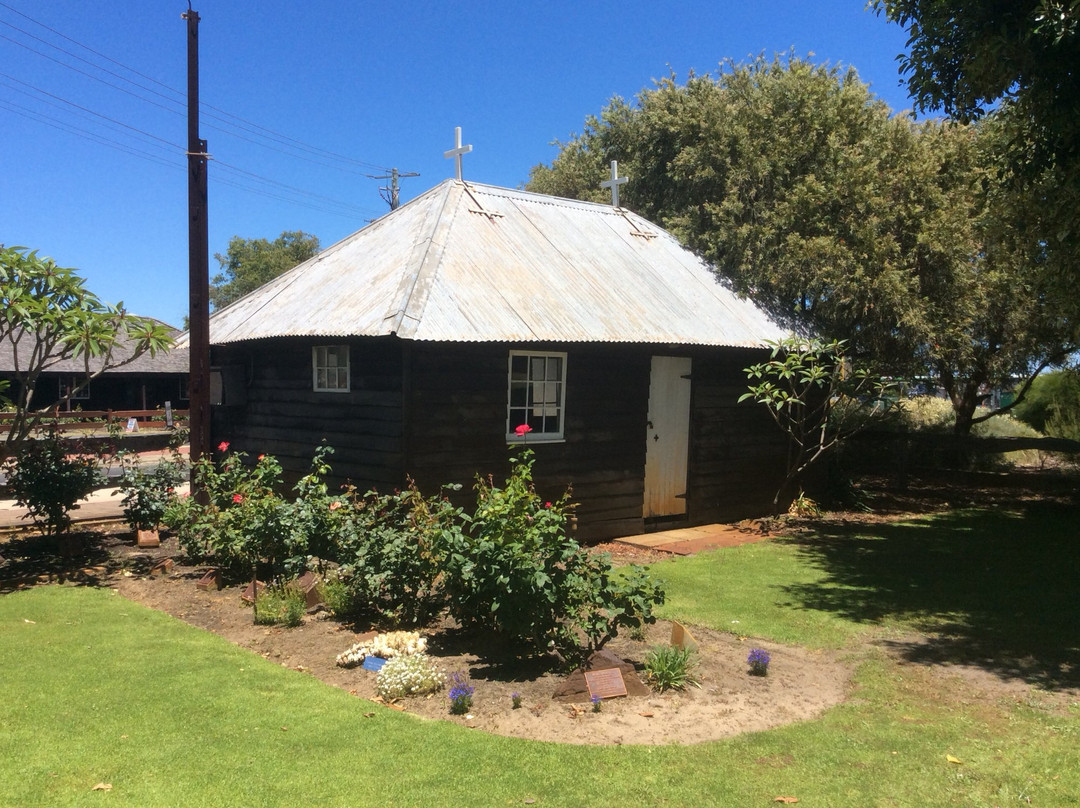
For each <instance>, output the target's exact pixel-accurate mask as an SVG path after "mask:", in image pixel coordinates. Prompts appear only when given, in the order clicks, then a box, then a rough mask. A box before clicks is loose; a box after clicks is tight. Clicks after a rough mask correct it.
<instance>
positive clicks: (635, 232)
mask: <svg viewBox="0 0 1080 808" xmlns="http://www.w3.org/2000/svg"><path fill="white" fill-rule="evenodd" d="M619 213H620V214H621V215H622V217H623V218H624V219H626V223H627V224H628V225H630V235H631V236H637V237H638V238H643V239H645V240H646V241H648V240H649V239H653V238H656V233H650V232H648V231H647V230H642V229H641V228H639V227H638V226H637V225H636V224H634V222H633V220H632V219H631V218H630V217H629V216H627V215H626V211H624V210H622V209H620V210H619Z"/></svg>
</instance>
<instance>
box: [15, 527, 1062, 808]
mask: <svg viewBox="0 0 1080 808" xmlns="http://www.w3.org/2000/svg"><path fill="white" fill-rule="evenodd" d="M1075 524H1076V512H1075V511H1072V512H1060V511H1056V510H1054V509H1052V508H1039V507H1033V508H1032V509H1030V510H1029V511H1028V512H1026V513H1012V512H1010V513H993V512H989V511H966V512H957V513H952V514H947V515H944V516H940V517H933V518H927V519H921V520H915V521H911V522H907V523H902V524H896V525H882V526H880V527H876V528H875V529H874V531H873V532H872V533H871V532H855V533H844V532H841V531H836V532H833V533H825V534H822V535H820V536H817V537H813V538H811V539H802V540H798V541H796V540H773V541H770V542H765V543H762V544H758V545H752V546H747V547H743V548H739V549H736V550H725V551H718V552H715V553H707V554H702V555H701V556H697V557H694V558H689V559H682V560H678V561H674V562H666V563H664V564H658V565H655V570H656V571H657V572H660V573H661V574H662V575H663V576H664V577H665V578H666V579H667V580H668V581H669V592H670V595H671V598H670V601H669V604H668V605H667V606H666V607H665V610H666V613H667V615H668V616H672V617H677V618H679V619H682V620H685V621H687V622H692V623H704V624H707V625H711V626H715V627H718V628H722V629H728V630H737V631H739V632H740V633H747V634H754V635H758V636H763V637H768V638H772V639H776V640H781V641H788V642H800V643H803V644H806V645H810V646H814V647H822V648H840V649H845V650H844V651H843V653H846V654H849V655H851V656H852V657H853V658H854V659H855V660H857V662H858V672H857V674H856V685H855V693H854V694H853V698H852V699H850V700H849V701H848V702H847V703H845V704H843V705H841V706H839V707H837V708H835V709H833V710H831V711H829V712H828V713H826V714H825V715H824V716H823V717H822V718H820V719H818V720H816V721H811V722H807V723H804V724H799V725H793V726H789V727H785V728H781V729H776V730H771V731H768V732H762V733H753V734H747V735H743V736H740V737H737V738H733V739H730V740H725V741H718V742H715V743H708V744H702V745H699V746H693V747H651V748H650V747H633V746H626V747H573V746H560V745H555V744H546V743H538V742H531V741H522V740H517V739H509V738H500V737H494V736H489V735H484V734H480V733H475V732H472V731H470V730H468V729H466V728H463V727H460V726H457V725H453V724H450V723H447V722H424V721H421V720H419V719H416V718H414V717H411V716H408V715H402V714H399V713H395V712H392V711H389V710H386V709H383V708H379V707H373V706H372V705H371V704H369V703H367V702H364V701H361V700H359V699H356V698H354V697H352V696H350V695H348V694H347V693H345V692H343V691H340V690H337V689H334V688H330V687H327V686H324V685H323V684H322V683H320V682H318V681H317V680H315V679H313V678H312V677H309V676H306V675H304V674H301V673H297V672H295V671H290V670H286V669H284V668H282V667H280V666H278V665H275V664H272V663H270V662H268V661H266V660H264V659H262V658H261V657H259V656H257V655H255V654H251V653H249V652H246V651H243V650H241V649H238V648H236V647H234V646H232V645H230V644H229V643H227V642H225V641H224V640H221V639H220V638H218V637H215V636H213V635H210V634H207V633H205V632H201V631H199V630H197V629H194V628H191V627H189V626H187V625H184V624H182V623H180V622H178V621H175V620H173V619H171V618H169V617H167V616H165V615H162V614H159V613H156V612H152V611H150V610H147V609H144V608H142V607H140V606H137V605H135V604H132V603H130V602H127V601H124V600H122V599H121V598H119V597H118V596H116V595H114V594H113V593H111V592H110V591H108V590H93V589H87V588H75V587H60V586H52V587H39V588H37V589H33V590H30V591H26V592H18V593H14V594H9V595H4V596H2V597H0V671H3V680H2V681H3V683H4V693H3V699H2V700H0V760H3V761H4V765H3V766H0V805H3V806H7V805H12V806H34V805H48V806H53V805H56V806H65V805H94V806H97V805H105V804H108V805H110V806H117V805H125V806H127V805H130V806H172V805H200V806H216V805H223V806H224V805H229V806H232V805H238V804H253V805H268V806H269V805H316V804H318V805H326V806H336V805H379V806H399V805H423V806H443V805H446V806H452V805H470V806H487V805H491V806H498V805H521V804H524V803H525V802H526V801H527V800H535V803H533V804H536V805H540V806H544V805H547V806H578V805H581V806H587V805H597V804H607V803H614V802H617V801H618V802H623V803H627V804H639V805H673V806H682V805H702V806H713V805H733V806H753V805H761V806H766V805H773V804H775V803H774V802H773V800H774V799H775V797H777V796H795V797H798V798H799V800H800V803H799V804H800V805H807V806H860V808H862V806H925V805H934V806H948V805H957V806H959V805H963V806H969V805H971V806H983V805H985V806H993V805H1002V806H1004V805H1022V804H1027V803H1026V802H1025V800H1027V799H1029V798H1030V800H1031V804H1033V805H1054V806H1070V805H1080V771H1078V769H1080V767H1078V766H1077V758H1076V749H1077V747H1078V744H1080V704H1078V703H1077V702H1075V701H1074V702H1073V703H1072V704H1071V706H1070V705H1068V704H1066V705H1065V706H1064V707H1063V708H1052V704H1051V703H1052V699H1050V697H1049V696H1047V695H1046V694H1045V692H1044V691H1042V690H1040V689H1039V688H1040V687H1045V686H1050V685H1051V684H1052V683H1054V682H1058V683H1060V684H1069V685H1073V686H1075V685H1076V684H1077V681H1076V679H1077V677H1080V664H1078V662H1080V659H1078V654H1080V648H1078V646H1080V637H1078V629H1077V626H1080V614H1078V609H1080V606H1078V604H1080V581H1078V580H1077V576H1076V573H1075V571H1076V569H1078V568H1080V565H1078V564H1077V563H1076V562H1077V560H1078V559H1077V555H1076V554H1077V552H1078V551H1077V547H1076V534H1075V527H1074V526H1075ZM736 619H737V620H739V621H740V622H739V623H737V624H732V623H731V621H732V620H736ZM914 630H920V631H927V630H928V631H931V632H932V637H933V641H932V642H930V643H928V644H926V645H927V647H928V648H929V649H930V650H929V651H928V650H927V648H920V647H915V646H912V647H911V648H910V649H909V650H905V646H903V645H902V643H903V642H904V641H905V640H906V638H907V636H908V634H907V632H910V631H914ZM868 639H874V640H879V639H884V640H886V641H895V642H897V643H901V645H900V646H899V648H900V650H901V653H902V654H904V653H907V654H910V655H911V656H912V658H913V659H917V658H918V655H919V654H925V653H930V652H932V653H934V654H937V655H940V656H941V657H942V658H943V659H950V660H956V661H972V660H974V659H980V658H985V664H986V665H988V666H989V667H990V668H991V669H992V670H994V671H996V672H998V673H999V674H1000V675H1002V676H1003V677H1005V676H1008V677H1020V678H1021V679H1022V680H1024V681H1027V682H1028V683H1030V684H1031V688H1030V689H1029V690H1028V691H1027V692H1026V694H1025V695H1024V696H1023V697H1022V698H1019V699H999V700H993V699H991V700H987V699H980V698H975V697H973V696H972V694H971V693H970V692H969V691H968V690H967V688H966V687H965V686H964V685H963V684H962V682H961V681H960V680H958V679H957V680H952V679H950V678H948V677H941V676H940V675H935V674H934V673H933V672H931V671H930V670H928V669H927V668H926V667H925V666H921V665H902V664H898V663H897V661H895V659H894V658H893V657H892V656H891V655H889V654H886V653H885V652H884V650H882V649H881V648H880V647H879V646H877V645H875V644H873V643H868V642H864V641H865V640H868ZM995 647H999V648H1002V649H1004V651H1003V652H996V651H995V650H994V649H995ZM1013 655H1019V656H1016V657H1015V659H1013ZM718 720H720V719H718ZM946 755H952V756H953V757H954V758H956V759H958V760H960V761H962V763H960V764H956V763H950V762H949V761H948V760H947V758H946ZM99 782H104V783H109V784H111V785H112V790H111V791H109V792H107V793H103V792H100V791H92V790H91V789H92V787H93V786H94V785H95V784H97V783H99Z"/></svg>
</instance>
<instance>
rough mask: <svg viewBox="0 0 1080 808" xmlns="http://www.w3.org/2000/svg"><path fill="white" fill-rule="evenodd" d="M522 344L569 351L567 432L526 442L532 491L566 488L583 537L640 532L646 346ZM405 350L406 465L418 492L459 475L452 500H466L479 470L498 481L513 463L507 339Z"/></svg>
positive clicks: (554, 493) (554, 495)
mask: <svg viewBox="0 0 1080 808" xmlns="http://www.w3.org/2000/svg"><path fill="white" fill-rule="evenodd" d="M515 347H517V346H515ZM520 347H522V348H523V349H527V350H537V351H565V352H566V353H567V366H566V373H567V393H566V428H565V430H564V431H565V435H566V440H565V441H564V442H561V443H532V444H530V446H531V448H532V449H533V450H534V452H535V453H536V462H535V464H534V466H533V471H534V478H535V483H536V488H537V492H538V493H539V494H540V496H542V497H543V498H545V499H551V500H555V499H558V498H559V496H561V494H562V492H563V491H565V490H566V488H567V486H570V485H572V486H573V501H575V502H577V503H578V507H577V511H576V513H577V518H578V536H579V537H581V538H595V537H611V536H616V535H626V534H630V533H635V532H640V530H641V526H642V522H641V503H642V485H643V480H644V468H645V445H644V439H643V437H642V436H643V435H644V433H645V421H646V409H647V405H648V374H649V359H648V354H647V353H644V352H642V351H641V350H640V349H634V348H629V349H628V348H625V347H616V346H608V345H569V346H567V345H528V346H520ZM410 350H411V360H410V361H411V368H412V372H411V375H410V378H411V379H412V382H411V384H412V387H411V390H410V392H409V395H408V400H409V402H410V403H409V407H408V412H409V415H408V426H407V428H406V429H407V435H408V437H407V455H408V458H409V462H408V464H407V465H408V466H409V472H410V473H411V474H412V475H413V476H414V477H415V479H416V480H417V482H418V484H419V485H420V487H421V489H422V490H425V491H427V490H429V489H433V488H437V487H438V486H439V485H440V484H441V483H444V482H448V481H454V482H459V483H462V484H463V486H464V488H465V491H463V492H462V495H461V496H460V497H455V499H457V500H459V501H462V500H463V503H462V504H468V503H471V502H472V501H473V499H472V491H471V489H472V486H473V483H474V480H475V476H476V474H478V473H479V474H484V475H488V474H491V475H493V476H494V478H495V481H496V483H497V484H499V485H501V484H502V481H503V480H504V479H505V476H506V474H507V473H508V471H509V468H510V465H509V460H508V457H509V453H508V449H507V445H506V440H505V437H504V431H505V428H506V396H507V362H508V358H509V352H510V350H511V346H510V345H508V344H483V345H475V344H474V345H462V344H441V343H440V344H427V343H417V344H415V345H413V346H412V347H411V349H410Z"/></svg>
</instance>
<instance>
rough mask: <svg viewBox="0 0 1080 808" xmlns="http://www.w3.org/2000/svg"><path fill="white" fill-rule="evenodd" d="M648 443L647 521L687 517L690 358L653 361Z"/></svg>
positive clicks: (664, 358) (672, 357)
mask: <svg viewBox="0 0 1080 808" xmlns="http://www.w3.org/2000/svg"><path fill="white" fill-rule="evenodd" d="M645 443H646V449H645V504H644V508H643V515H644V517H645V518H646V519H648V518H650V517H653V516H677V515H679V514H683V513H686V464H687V456H688V452H689V446H690V358H689V357H686V356H654V357H653V358H652V374H651V376H650V377H649V422H648V424H647V429H646V434H645Z"/></svg>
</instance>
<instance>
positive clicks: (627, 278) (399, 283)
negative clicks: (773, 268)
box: [210, 180, 784, 347]
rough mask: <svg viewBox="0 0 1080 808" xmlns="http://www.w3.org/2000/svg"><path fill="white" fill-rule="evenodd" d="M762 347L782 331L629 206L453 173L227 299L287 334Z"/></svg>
mask: <svg viewBox="0 0 1080 808" xmlns="http://www.w3.org/2000/svg"><path fill="white" fill-rule="evenodd" d="M392 334H396V335H397V336H398V337H401V338H402V339H411V340H429V341H444V342H478V341H484V342H489V341H497V342H539V341H543V342H638V343H686V344H694V345H729V346H746V347H756V346H761V345H762V344H763V343H764V341H765V340H776V339H780V338H782V337H783V336H784V331H783V329H781V328H780V326H778V325H777V324H776V323H775V322H773V321H772V320H771V319H770V318H769V317H768V315H766V314H765V313H764V312H763V311H762V310H761V309H759V308H758V307H757V306H755V305H754V304H753V303H751V302H750V301H748V300H746V299H744V298H740V297H738V296H737V295H735V294H734V293H733V292H732V291H731V290H730V289H728V288H727V287H726V286H724V285H723V284H722V283H721V282H719V281H718V280H717V278H716V276H715V275H714V274H713V272H712V271H711V270H710V269H709V267H708V266H707V265H706V264H705V263H704V262H703V261H701V259H699V258H698V257H697V256H695V255H694V254H693V253H692V252H690V251H688V250H686V249H685V248H683V247H682V246H681V245H680V244H679V243H678V242H677V241H676V240H675V238H674V237H673V236H671V235H670V234H669V233H667V232H665V231H663V230H661V229H660V228H658V227H656V226H655V225H653V224H651V223H649V222H648V221H646V220H645V219H642V218H641V217H640V216H637V215H635V214H633V213H631V212H629V211H627V210H625V209H621V208H613V207H610V206H607V205H598V204H595V203H592V202H580V201H576V200H570V199H560V198H557V197H550V196H544V195H541V194H534V193H528V192H526V191H516V190H508V189H505V188H496V187H493V186H487V185H478V184H474V183H464V182H461V181H459V180H446V181H445V182H443V183H441V184H440V185H437V186H436V187H434V188H432V189H431V190H430V191H427V192H426V193H424V194H422V195H421V196H419V197H417V198H416V199H414V200H412V201H411V202H409V203H408V204H406V205H403V206H402V207H400V208H398V209H397V210H396V211H393V212H392V213H389V214H387V215H386V216H384V217H383V218H381V219H379V220H377V221H375V222H374V223H372V224H371V225H369V226H367V227H365V228H364V229H363V230H360V231H358V232H356V233H354V234H353V235H351V236H349V237H347V238H345V239H343V240H342V241H339V242H338V243H337V244H334V245H333V246H331V247H328V248H327V249H325V250H324V251H322V252H321V253H319V254H318V255H317V256H315V257H314V258H312V259H310V260H309V261H306V262H304V263H303V264H300V265H299V266H297V267H295V268H294V269H292V270H290V271H288V272H286V273H284V274H283V275H281V276H279V277H278V278H276V279H274V280H272V281H270V282H269V283H267V284H266V285H265V286H262V287H260V288H259V289H257V290H255V291H254V292H252V293H250V294H248V295H246V296H245V297H243V298H241V299H240V300H237V301H235V302H234V303H232V304H230V305H229V306H227V307H225V308H223V309H221V310H219V311H217V312H215V313H214V315H213V316H212V317H211V319H210V341H211V343H213V344H224V343H231V342H240V341H244V340H256V339H266V338H270V337H284V336H316V337H347V336H386V335H392Z"/></svg>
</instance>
